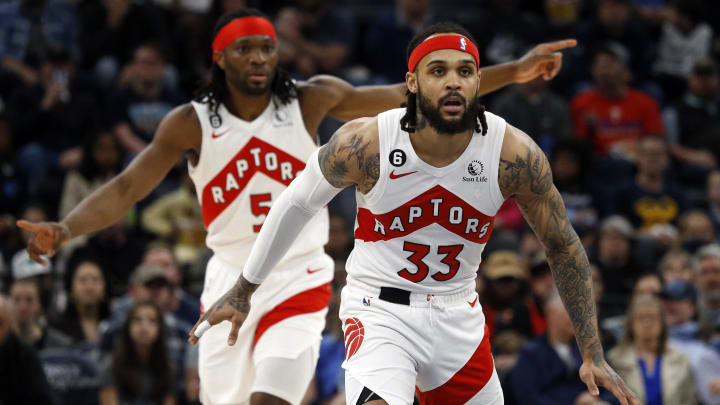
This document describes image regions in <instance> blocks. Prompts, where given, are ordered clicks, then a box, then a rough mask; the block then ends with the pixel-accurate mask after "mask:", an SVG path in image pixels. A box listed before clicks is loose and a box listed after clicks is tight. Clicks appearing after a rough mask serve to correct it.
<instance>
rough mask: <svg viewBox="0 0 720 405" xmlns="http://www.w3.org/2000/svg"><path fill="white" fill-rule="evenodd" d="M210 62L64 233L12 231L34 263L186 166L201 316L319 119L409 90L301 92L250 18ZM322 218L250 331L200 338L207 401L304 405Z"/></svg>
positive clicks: (307, 232) (286, 258)
mask: <svg viewBox="0 0 720 405" xmlns="http://www.w3.org/2000/svg"><path fill="white" fill-rule="evenodd" d="M573 45H574V41H561V42H557V43H553V44H544V45H540V46H539V47H538V48H536V49H535V50H534V52H531V53H530V54H528V55H526V56H525V57H524V58H523V59H521V60H520V61H519V62H518V63H513V64H508V65H502V66H499V67H493V68H489V69H487V71H488V72H489V73H490V75H491V76H494V77H495V79H494V80H492V81H490V83H489V84H488V85H487V86H484V87H483V89H482V90H483V91H491V90H494V89H496V88H498V87H501V86H502V85H505V84H507V83H509V82H510V81H527V80H530V79H532V78H534V77H537V76H538V75H543V76H544V77H545V78H547V79H549V78H551V77H552V76H554V75H555V74H556V73H557V70H558V69H559V67H560V54H559V53H555V51H556V50H557V49H561V48H564V47H567V46H573ZM213 60H214V62H215V63H214V64H213V67H212V81H211V83H210V84H209V85H208V86H206V87H204V88H202V89H200V91H199V93H198V94H197V97H196V98H195V100H194V101H193V102H192V103H189V104H186V105H183V106H180V107H178V108H177V109H175V110H173V111H172V112H171V113H170V114H169V115H168V116H167V117H166V118H165V119H164V120H163V122H162V123H161V124H160V126H159V128H158V130H157V133H156V134H155V137H154V139H153V142H152V143H151V144H150V145H149V146H148V147H147V148H146V149H145V150H144V151H143V152H142V153H141V154H140V155H139V156H138V157H137V158H136V159H135V160H134V161H133V162H132V164H131V165H130V166H129V167H128V168H127V169H126V170H125V171H123V172H122V173H121V174H120V175H118V176H117V177H116V178H114V179H113V180H111V181H110V182H109V183H108V184H106V185H105V186H103V187H102V188H100V189H99V190H98V191H96V192H95V193H93V194H92V195H91V196H89V197H88V198H87V199H85V200H84V201H83V202H81V203H80V204H79V205H78V207H76V208H75V210H73V211H72V212H71V213H70V214H69V215H68V216H67V218H65V219H64V220H63V221H62V222H61V223H42V224H32V223H28V222H20V223H19V224H18V225H19V226H21V227H22V228H24V229H28V230H30V231H32V232H35V233H36V235H35V239H34V240H32V241H31V242H30V244H29V246H28V251H29V252H30V254H31V257H33V259H35V260H38V261H43V260H44V259H43V258H41V257H40V256H39V255H41V254H48V255H52V254H54V253H55V252H56V251H57V250H58V248H59V247H60V245H62V244H63V243H65V242H67V241H68V240H70V239H71V238H73V237H76V236H79V235H83V234H87V233H90V232H94V231H97V230H99V229H102V228H104V227H106V226H108V225H110V224H112V223H114V222H116V221H117V220H118V219H119V218H120V217H121V216H122V215H123V213H125V212H126V211H127V210H128V209H129V208H130V207H131V206H132V205H133V204H134V203H135V202H137V201H138V200H140V199H142V198H143V197H144V196H146V195H147V194H148V193H149V192H150V191H151V190H152V189H153V188H154V187H155V186H156V185H157V184H158V183H159V182H160V181H161V180H162V178H163V177H164V176H165V175H166V173H167V172H168V171H169V170H170V168H171V167H172V166H173V164H174V163H175V162H176V161H177V159H178V158H180V157H182V156H183V155H185V156H186V157H187V159H188V161H189V172H190V177H191V178H192V180H193V182H194V183H195V186H196V189H197V195H198V200H199V202H200V204H201V206H202V213H203V219H204V221H205V225H206V227H207V228H208V237H207V245H208V247H210V248H211V249H212V250H213V251H214V253H215V255H214V256H213V258H212V259H211V260H210V262H209V263H208V267H207V272H206V275H205V285H204V289H203V293H202V297H201V302H202V304H203V305H204V307H205V308H207V307H209V306H210V304H212V303H213V302H215V301H216V300H217V299H218V298H219V297H220V296H222V294H223V293H224V292H225V291H226V290H227V289H228V288H229V287H230V286H232V285H233V283H234V282H235V280H237V278H238V277H239V275H240V273H241V271H242V269H243V266H244V263H245V261H246V259H247V256H248V254H249V252H250V248H251V246H252V244H253V242H254V241H255V239H256V236H257V232H258V231H259V230H260V228H261V225H262V224H263V219H264V217H265V215H266V214H267V213H268V211H269V210H270V206H271V205H272V204H273V201H274V200H275V199H276V198H277V197H278V196H279V195H280V193H281V192H282V191H283V190H284V189H285V188H286V187H287V186H288V185H289V184H290V182H291V181H292V180H293V179H295V178H296V176H297V175H298V173H299V172H300V171H302V170H303V169H304V167H305V163H304V162H305V161H307V160H308V158H309V157H310V156H311V155H312V153H313V152H314V151H315V150H316V149H317V146H316V145H315V143H314V142H313V137H312V136H311V135H312V134H315V133H316V131H317V128H318V125H319V124H320V122H321V121H322V120H323V119H324V118H325V117H326V116H331V117H334V118H337V119H340V120H348V119H354V118H358V117H363V116H371V115H375V114H377V113H379V112H381V111H384V110H387V109H389V108H393V107H397V106H399V105H400V103H401V102H402V101H404V93H405V91H406V86H405V84H404V83H403V84H400V85H393V86H375V87H359V88H353V87H352V86H350V85H349V84H348V83H346V82H344V81H342V80H340V79H337V78H334V77H330V76H319V77H315V78H312V79H310V80H309V81H307V82H304V83H299V84H297V85H296V84H295V83H294V82H293V81H292V80H291V79H290V77H289V76H288V74H287V73H285V72H284V71H282V70H281V69H279V68H278V67H277V60H278V55H277V50H276V42H275V31H274V29H273V26H272V24H271V23H270V22H269V21H268V20H267V19H266V18H264V17H262V15H261V14H260V13H259V12H257V11H254V10H238V11H234V12H231V13H228V14H225V15H223V16H222V17H221V18H220V20H219V21H218V23H217V26H216V28H215V34H214V41H213ZM322 211H323V212H322V213H321V214H319V215H317V216H315V217H314V218H313V219H312V220H309V221H308V223H307V226H306V227H305V229H304V230H303V232H302V234H301V236H300V238H299V241H298V243H295V244H293V245H292V246H288V249H285V250H284V251H283V254H282V256H283V257H282V258H280V257H278V260H276V264H275V266H274V267H275V271H273V273H272V275H270V276H269V277H268V280H267V282H266V283H265V284H264V285H263V287H262V288H260V289H258V290H257V291H256V292H255V294H254V296H253V298H252V304H253V306H254V307H255V308H256V310H255V311H253V314H252V315H251V316H250V317H249V318H248V319H246V323H247V326H246V328H243V331H242V332H241V333H240V334H239V335H238V334H237V333H234V334H233V336H232V337H231V338H230V339H229V340H228V339H227V335H228V331H229V330H230V324H226V325H224V326H222V325H221V326H219V327H217V328H214V329H213V330H212V331H209V332H208V333H207V334H206V335H205V337H204V338H203V341H202V343H201V345H200V364H199V373H200V379H201V399H202V401H203V402H204V403H205V404H240V403H245V402H247V401H248V399H249V400H250V402H251V403H252V404H260V403H262V404H273V403H278V404H285V403H292V404H297V403H299V402H300V400H301V398H302V396H303V394H304V393H305V391H306V390H307V387H308V384H309V382H310V380H311V378H312V376H313V372H314V369H315V364H316V361H317V355H318V348H319V342H320V339H321V335H320V334H321V331H322V330H323V327H324V319H325V314H326V311H327V305H328V301H329V298H330V290H329V287H328V283H329V282H330V281H331V279H332V276H333V262H332V260H331V259H330V258H329V257H328V256H327V255H325V254H324V252H323V245H325V243H327V238H328V217H327V213H326V211H325V210H322ZM223 328H224V329H223ZM228 344H229V345H230V346H228ZM251 394H252V395H251Z"/></svg>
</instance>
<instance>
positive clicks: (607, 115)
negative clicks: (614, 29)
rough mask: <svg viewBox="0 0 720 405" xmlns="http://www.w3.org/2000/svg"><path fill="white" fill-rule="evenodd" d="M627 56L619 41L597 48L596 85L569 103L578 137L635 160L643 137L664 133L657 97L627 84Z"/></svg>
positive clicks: (607, 152) (601, 150) (598, 149)
mask: <svg viewBox="0 0 720 405" xmlns="http://www.w3.org/2000/svg"><path fill="white" fill-rule="evenodd" d="M615 2H617V0H604V1H603V4H605V3H615ZM628 58H629V55H628V51H627V49H625V47H623V46H622V45H620V44H618V43H607V44H604V45H603V46H601V47H599V48H597V50H596V51H595V54H594V57H593V59H592V75H593V78H594V80H595V87H594V88H593V89H591V90H587V91H585V92H583V93H581V94H579V95H577V96H575V98H574V99H573V100H572V103H571V106H570V110H571V114H572V118H573V122H574V125H575V136H577V137H580V138H583V139H586V140H587V141H588V142H590V144H592V145H593V149H594V152H595V154H597V155H599V156H611V157H615V158H621V159H626V160H632V159H633V158H634V149H635V145H636V144H637V142H638V140H639V139H640V138H642V137H644V136H646V135H658V136H659V135H662V134H663V126H662V121H661V119H660V112H659V110H658V105H657V103H656V102H655V100H653V99H652V98H651V97H650V96H649V95H647V94H645V93H643V92H641V91H639V90H635V89H632V88H630V87H628V83H629V82H630V78H631V73H630V70H629V69H628ZM633 72H634V70H633Z"/></svg>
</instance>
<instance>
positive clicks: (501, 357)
mask: <svg viewBox="0 0 720 405" xmlns="http://www.w3.org/2000/svg"><path fill="white" fill-rule="evenodd" d="M525 343H527V338H526V337H525V336H523V335H521V334H519V333H517V332H514V331H511V330H506V331H504V332H500V333H498V334H497V336H495V337H494V338H493V340H492V344H491V345H490V347H491V348H492V354H493V360H494V362H495V369H496V370H497V373H498V377H499V378H500V383H501V384H502V385H503V386H506V385H507V379H508V378H507V377H508V374H509V373H510V371H511V370H512V369H513V367H515V364H517V358H518V353H519V352H520V349H521V348H522V347H523V346H524V345H525Z"/></svg>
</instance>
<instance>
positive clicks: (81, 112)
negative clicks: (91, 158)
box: [8, 48, 104, 196]
mask: <svg viewBox="0 0 720 405" xmlns="http://www.w3.org/2000/svg"><path fill="white" fill-rule="evenodd" d="M41 62H42V63H41V65H40V69H39V71H38V82H37V83H36V84H33V85H31V86H28V87H23V88H20V89H18V91H16V92H15V93H14V95H13V96H12V97H11V98H10V100H9V104H8V114H9V118H10V123H11V126H12V131H13V135H14V136H15V137H16V140H17V146H18V147H21V149H20V151H19V155H18V165H19V168H20V169H21V171H22V172H23V173H24V174H25V175H26V176H27V178H28V191H29V193H30V194H31V195H33V196H37V195H38V193H39V192H40V191H41V189H40V187H41V186H45V187H46V188H47V187H49V186H48V182H49V180H48V178H47V175H48V174H49V173H51V171H52V170H62V171H64V170H69V169H72V168H76V167H77V166H78V165H79V164H80V161H81V160H82V143H83V140H84V139H85V138H86V137H87V136H89V135H90V134H91V132H90V130H91V129H92V128H94V127H95V126H96V125H98V124H99V123H100V122H101V120H102V119H103V114H104V108H103V98H102V95H101V93H100V92H99V90H98V89H97V87H95V85H94V84H93V83H92V82H91V81H89V80H88V79H86V78H85V77H84V76H83V75H81V74H79V73H78V72H77V71H76V67H75V64H74V63H73V61H72V59H71V56H70V54H69V52H68V50H67V49H60V48H50V49H48V50H47V51H46V52H45V57H44V59H42V61H41ZM57 183H59V184H58V185H57V186H55V188H58V189H59V188H60V187H61V184H60V182H59V181H58V182H57ZM53 185H54V184H53Z"/></svg>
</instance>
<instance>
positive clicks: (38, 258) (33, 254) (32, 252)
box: [27, 246, 47, 266]
mask: <svg viewBox="0 0 720 405" xmlns="http://www.w3.org/2000/svg"><path fill="white" fill-rule="evenodd" d="M27 252H28V256H30V259H32V260H33V261H34V262H35V263H39V264H42V265H43V266H47V261H46V260H45V259H43V258H42V256H40V254H39V253H38V252H36V251H35V249H32V248H31V247H30V246H28V249H27Z"/></svg>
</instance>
